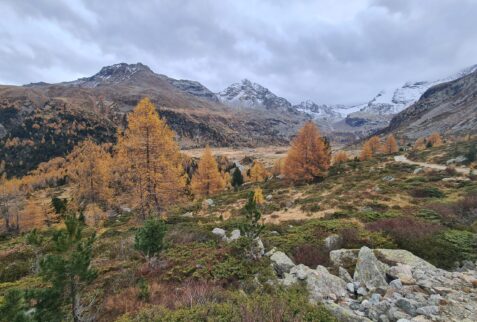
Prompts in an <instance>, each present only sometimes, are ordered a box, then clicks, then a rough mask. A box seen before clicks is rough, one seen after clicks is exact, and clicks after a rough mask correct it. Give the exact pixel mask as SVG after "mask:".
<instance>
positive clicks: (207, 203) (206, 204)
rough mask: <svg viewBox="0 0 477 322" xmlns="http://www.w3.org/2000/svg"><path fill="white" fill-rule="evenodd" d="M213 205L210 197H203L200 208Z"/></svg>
mask: <svg viewBox="0 0 477 322" xmlns="http://www.w3.org/2000/svg"><path fill="white" fill-rule="evenodd" d="M213 206H214V201H213V200H212V199H205V200H204V201H202V208H205V209H207V208H209V207H213Z"/></svg>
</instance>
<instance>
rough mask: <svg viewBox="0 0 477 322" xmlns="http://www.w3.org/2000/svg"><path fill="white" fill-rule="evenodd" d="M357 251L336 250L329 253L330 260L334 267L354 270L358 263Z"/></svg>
mask: <svg viewBox="0 0 477 322" xmlns="http://www.w3.org/2000/svg"><path fill="white" fill-rule="evenodd" d="M358 252H359V250H358V249H338V250H332V251H331V252H330V260H331V263H332V264H333V266H334V267H340V266H341V267H344V268H346V269H350V268H352V269H354V266H355V265H356V262H357V261H358Z"/></svg>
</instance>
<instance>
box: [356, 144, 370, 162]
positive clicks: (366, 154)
mask: <svg viewBox="0 0 477 322" xmlns="http://www.w3.org/2000/svg"><path fill="white" fill-rule="evenodd" d="M372 157H373V149H372V148H371V144H370V143H369V141H367V142H365V143H364V144H363V148H362V149H361V153H360V154H359V159H360V160H361V161H365V160H369V159H371V158H372Z"/></svg>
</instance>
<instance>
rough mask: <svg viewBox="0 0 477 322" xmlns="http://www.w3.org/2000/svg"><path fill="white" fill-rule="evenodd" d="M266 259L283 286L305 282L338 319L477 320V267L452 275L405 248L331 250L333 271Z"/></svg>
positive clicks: (277, 257) (282, 257)
mask: <svg viewBox="0 0 477 322" xmlns="http://www.w3.org/2000/svg"><path fill="white" fill-rule="evenodd" d="M267 255H268V256H270V260H271V262H272V264H273V267H274V268H275V271H276V272H277V275H278V277H279V281H280V283H282V284H283V285H285V286H289V285H293V284H295V283H304V284H305V285H306V288H307V289H308V292H309V297H310V301H311V302H322V303H324V305H325V306H326V307H327V308H328V309H329V310H330V311H331V312H332V313H333V314H334V315H335V316H336V317H337V318H338V319H339V320H340V321H350V322H351V321H353V322H354V321H379V322H388V321H389V322H391V321H398V322H406V321H411V322H425V321H446V322H447V321H459V322H461V321H477V271H476V265H477V263H475V264H474V263H472V262H467V264H466V267H465V269H461V271H460V272H449V271H446V270H443V269H439V268H437V267H435V266H433V265H432V264H430V263H428V262H426V261H425V260H423V259H421V258H419V257H417V256H415V255H413V254H412V253H410V252H408V251H406V250H396V249H374V250H371V249H369V248H368V247H362V248H361V249H339V250H334V251H331V252H330V259H331V262H332V264H333V267H330V268H329V269H327V268H325V267H323V266H320V265H319V266H318V267H316V268H315V269H312V268H310V267H308V266H305V265H303V264H299V265H295V264H294V263H293V261H292V260H291V259H290V258H289V257H288V256H287V255H286V254H285V253H283V252H280V251H275V250H273V251H270V252H268V253H267ZM350 273H352V274H350Z"/></svg>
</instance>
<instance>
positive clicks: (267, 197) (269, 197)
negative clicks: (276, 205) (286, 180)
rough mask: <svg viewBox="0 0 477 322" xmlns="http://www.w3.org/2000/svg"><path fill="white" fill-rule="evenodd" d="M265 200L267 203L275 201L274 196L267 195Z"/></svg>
mask: <svg viewBox="0 0 477 322" xmlns="http://www.w3.org/2000/svg"><path fill="white" fill-rule="evenodd" d="M265 199H266V200H267V201H270V200H272V199H273V196H272V195H267V196H266V197H265Z"/></svg>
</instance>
